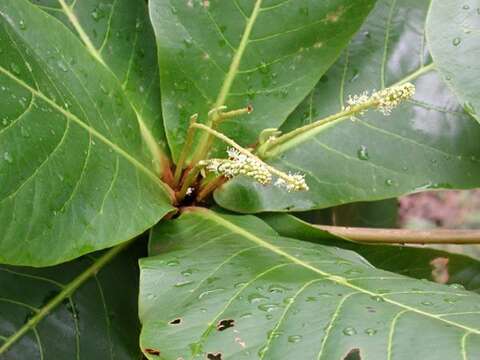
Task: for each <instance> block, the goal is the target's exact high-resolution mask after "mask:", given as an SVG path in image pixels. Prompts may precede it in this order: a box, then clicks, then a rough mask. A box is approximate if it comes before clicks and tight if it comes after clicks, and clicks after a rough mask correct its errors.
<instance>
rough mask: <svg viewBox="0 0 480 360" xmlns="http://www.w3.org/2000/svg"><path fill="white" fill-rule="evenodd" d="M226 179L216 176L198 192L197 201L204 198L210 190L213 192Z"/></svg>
mask: <svg viewBox="0 0 480 360" xmlns="http://www.w3.org/2000/svg"><path fill="white" fill-rule="evenodd" d="M225 181H226V179H225V178H224V177H223V176H217V177H216V178H215V179H213V180H212V181H210V182H209V183H207V184H206V185H205V186H204V187H203V188H202V189H201V190H200V192H199V193H198V195H197V199H196V200H197V202H200V201H202V200H203V199H205V198H206V197H207V196H208V195H209V194H210V193H211V192H213V191H214V190H215V189H216V188H217V187H219V186H220V185H222V184H223V183H224V182H225Z"/></svg>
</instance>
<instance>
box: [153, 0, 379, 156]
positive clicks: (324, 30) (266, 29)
mask: <svg viewBox="0 0 480 360" xmlns="http://www.w3.org/2000/svg"><path fill="white" fill-rule="evenodd" d="M374 3H375V0H358V1H355V2H352V1H346V0H335V1H328V2H326V1H316V0H297V1H284V2H278V1H271V0H263V1H262V0H255V1H253V0H232V1H224V0H211V1H201V0H192V1H175V0H151V1H149V6H150V16H151V18H152V22H153V26H154V29H155V33H156V36H157V45H158V51H159V61H160V78H161V89H162V102H163V114H164V121H165V128H166V133H167V139H168V143H169V145H170V149H171V152H172V154H173V158H174V159H177V158H178V156H179V152H180V149H181V147H182V145H183V143H184V140H185V134H186V130H187V126H188V123H189V122H188V119H189V117H190V115H191V114H193V113H198V114H199V115H200V119H201V120H202V121H205V119H206V117H207V113H208V111H209V110H211V109H212V108H214V107H219V106H221V105H227V106H228V107H229V108H230V109H236V108H243V107H245V106H247V105H248V104H251V105H253V108H254V112H253V113H252V114H251V115H250V116H248V117H244V118H241V119H239V120H238V121H237V120H229V121H228V122H226V123H224V125H223V126H221V130H222V132H225V133H226V134H228V135H229V136H231V137H232V138H233V139H235V140H238V141H239V142H240V143H241V144H243V145H245V144H251V143H252V142H255V141H256V140H257V136H258V135H259V134H260V132H261V131H262V130H263V129H265V128H276V127H279V126H280V125H281V124H282V123H283V122H284V121H285V119H286V118H287V116H288V115H289V114H290V113H291V112H292V111H293V110H294V109H295V107H296V106H297V105H298V104H299V103H300V102H301V101H302V100H303V98H304V97H305V96H306V95H307V94H308V92H309V91H310V90H311V89H312V88H313V87H314V86H315V84H316V82H317V81H318V79H319V78H320V76H321V75H322V74H323V73H324V72H325V71H326V70H327V69H328V68H329V67H330V65H331V64H332V63H333V62H334V61H335V60H336V58H337V57H338V55H339V53H340V51H341V50H342V49H343V48H344V47H345V45H346V44H347V42H348V40H349V39H350V37H351V36H352V35H353V34H354V32H355V31H356V30H357V29H358V28H359V26H360V25H361V23H362V22H363V20H364V18H365V16H366V15H367V14H368V12H369V11H370V10H371V8H372V6H373V4H374Z"/></svg>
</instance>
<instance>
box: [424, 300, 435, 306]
mask: <svg viewBox="0 0 480 360" xmlns="http://www.w3.org/2000/svg"><path fill="white" fill-rule="evenodd" d="M422 305H425V306H432V305H433V303H432V302H431V301H422Z"/></svg>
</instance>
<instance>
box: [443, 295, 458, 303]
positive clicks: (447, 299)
mask: <svg viewBox="0 0 480 360" xmlns="http://www.w3.org/2000/svg"><path fill="white" fill-rule="evenodd" d="M443 301H445V302H446V303H447V304H454V303H456V302H457V301H458V298H456V297H453V296H452V297H447V298H445V299H443Z"/></svg>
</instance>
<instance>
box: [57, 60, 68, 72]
mask: <svg viewBox="0 0 480 360" xmlns="http://www.w3.org/2000/svg"><path fill="white" fill-rule="evenodd" d="M57 65H58V67H59V68H60V70H62V71H63V72H67V71H68V68H67V65H65V63H64V62H63V61H58V62H57Z"/></svg>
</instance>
